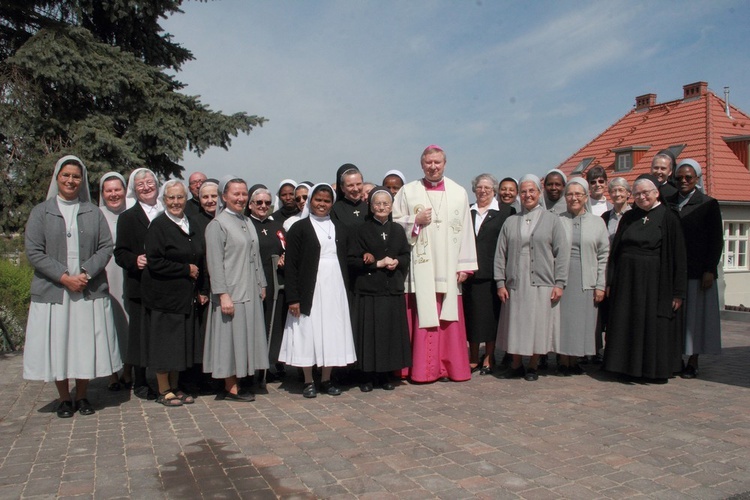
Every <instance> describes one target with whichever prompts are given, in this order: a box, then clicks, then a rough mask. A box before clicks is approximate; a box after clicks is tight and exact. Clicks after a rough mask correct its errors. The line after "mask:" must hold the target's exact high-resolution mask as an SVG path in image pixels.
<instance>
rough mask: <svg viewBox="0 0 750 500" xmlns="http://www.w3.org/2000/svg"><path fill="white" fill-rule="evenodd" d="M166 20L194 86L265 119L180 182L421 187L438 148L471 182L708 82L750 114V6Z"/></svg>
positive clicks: (599, 6) (555, 161)
mask: <svg viewBox="0 0 750 500" xmlns="http://www.w3.org/2000/svg"><path fill="white" fill-rule="evenodd" d="M182 8H183V11H184V13H183V14H178V15H176V16H173V17H171V18H169V19H168V20H166V21H164V22H163V27H164V28H165V30H166V31H167V32H169V33H171V34H172V35H173V36H174V40H175V41H176V42H178V43H180V44H182V45H184V46H185V47H187V48H188V49H190V50H191V51H192V52H193V54H194V55H195V58H196V59H195V60H194V61H191V62H189V63H187V64H185V65H184V67H183V68H182V71H181V72H180V73H179V74H178V75H177V77H178V79H179V80H180V81H182V82H183V83H185V84H187V87H186V89H185V90H184V92H186V93H188V94H191V95H200V96H201V100H202V102H204V103H205V104H208V105H209V106H210V107H211V108H212V109H214V110H220V111H223V112H224V113H234V112H238V111H246V112H248V113H250V114H257V115H262V116H265V117H266V118H268V119H269V120H270V121H269V122H268V123H267V124H266V125H265V126H263V127H262V128H258V129H256V130H254V131H253V132H252V133H251V134H250V135H240V136H239V137H237V138H235V139H233V143H232V147H231V148H230V149H229V151H224V150H222V149H220V148H213V149H211V150H209V151H208V152H207V153H206V154H205V155H203V156H202V157H200V158H199V157H196V156H194V155H192V154H187V155H186V156H185V159H184V161H183V165H184V166H185V167H186V177H187V175H188V174H189V173H191V172H193V171H196V170H200V171H203V172H206V173H207V174H208V175H209V176H215V177H221V176H223V175H227V174H230V173H231V174H236V175H239V176H242V177H244V178H245V179H246V180H247V181H248V182H249V183H250V184H253V183H256V182H261V183H264V184H266V185H267V186H268V187H269V188H271V190H272V191H273V190H275V188H276V187H277V186H278V183H279V181H281V180H282V179H283V178H287V177H289V178H293V179H296V180H297V181H301V180H311V181H315V182H317V181H325V182H333V180H334V179H333V177H334V175H335V172H336V169H337V168H338V167H339V166H340V165H341V164H343V163H354V164H356V165H357V166H359V167H360V169H361V170H362V171H363V172H364V174H365V180H371V181H375V182H379V181H381V180H382V177H383V174H384V173H385V172H386V171H387V170H390V169H393V168H395V169H399V170H401V171H402V172H404V174H405V175H406V177H407V179H408V180H414V179H416V178H418V177H420V176H421V169H420V167H419V157H420V154H421V152H422V150H423V149H424V147H425V146H427V145H428V144H433V143H434V144H439V145H441V146H442V147H443V148H444V149H445V151H446V153H447V157H448V164H447V168H446V175H447V176H449V177H451V178H453V179H454V180H456V181H458V182H459V183H461V184H462V185H464V186H465V187H467V188H468V187H469V186H470V181H471V179H472V178H473V177H474V176H476V175H477V174H479V173H483V172H490V173H492V174H494V175H495V176H497V177H498V178H502V177H505V176H513V177H519V176H521V175H523V174H525V173H536V174H543V173H545V172H546V171H547V170H549V169H551V168H554V167H556V166H557V165H559V164H560V163H561V162H562V161H564V160H565V159H566V158H568V157H569V156H571V155H572V154H573V153H574V152H575V151H577V150H578V149H579V148H580V147H582V146H583V145H585V144H586V143H587V142H589V141H590V140H591V139H593V138H594V137H595V136H596V135H598V134H599V133H600V132H602V131H603V130H604V129H605V128H606V127H608V126H610V125H611V124H612V123H614V122H615V121H617V120H618V119H619V118H620V117H622V116H623V115H624V114H626V113H627V112H628V111H629V110H630V109H632V107H633V105H634V103H635V96H637V95H641V94H646V93H655V94H657V96H658V97H657V100H658V102H664V101H668V100H673V99H679V98H681V97H682V86H683V85H685V84H688V83H692V82H696V81H700V80H702V81H707V82H708V84H709V88H710V89H711V90H713V91H714V92H715V93H717V94H718V95H723V89H724V87H725V86H729V87H730V92H731V93H730V96H729V99H730V102H731V103H732V104H733V105H735V106H738V107H740V108H741V109H742V110H744V111H745V112H750V51H749V50H748V44H747V40H748V35H750V29H748V27H747V20H748V19H750V2H748V1H747V0H737V1H731V0H727V1H722V0H711V1H705V0H704V1H687V0H686V1H676V2H675V1H666V0H662V1H656V0H653V1H609V0H599V1H591V2H588V1H567V0H566V1H499V0H494V1H490V0H480V1H442V0H409V1H405V0H404V1H385V0H378V1H375V0H340V1H335V0H325V1H323V0H321V1H304V2H303V1H291V0H278V1H272V0H262V1H257V0H221V1H212V2H207V3H204V2H197V1H187V2H185V3H184V4H183V7H182Z"/></svg>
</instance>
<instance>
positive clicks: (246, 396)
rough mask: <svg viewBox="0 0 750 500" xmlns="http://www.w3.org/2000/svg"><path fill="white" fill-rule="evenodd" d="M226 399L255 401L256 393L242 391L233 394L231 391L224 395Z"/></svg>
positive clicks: (243, 401) (245, 401)
mask: <svg viewBox="0 0 750 500" xmlns="http://www.w3.org/2000/svg"><path fill="white" fill-rule="evenodd" d="M224 399H228V400H230V401H238V402H240V403H252V402H253V401H255V394H253V393H252V392H250V391H240V392H239V393H237V394H233V393H231V392H229V391H227V393H226V394H225V395H224Z"/></svg>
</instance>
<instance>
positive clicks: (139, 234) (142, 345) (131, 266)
mask: <svg viewBox="0 0 750 500" xmlns="http://www.w3.org/2000/svg"><path fill="white" fill-rule="evenodd" d="M149 224H150V222H149V220H148V217H147V216H146V212H144V211H143V208H142V207H141V204H140V203H138V202H136V203H135V205H133V206H132V207H130V208H129V209H127V210H125V211H124V212H123V213H122V214H120V217H119V218H118V219H117V240H116V243H115V251H114V257H115V263H117V265H118V266H120V267H121V268H123V269H124V270H125V297H126V298H127V301H128V305H127V311H128V316H129V322H128V349H127V353H125V355H124V359H123V361H124V362H125V363H128V364H131V365H135V366H141V367H143V366H146V364H145V363H146V362H147V360H148V338H147V337H146V332H145V331H144V330H143V328H141V320H142V318H143V311H142V306H141V275H142V270H141V269H138V264H137V259H138V256H139V255H143V254H145V253H146V233H147V232H148V226H149Z"/></svg>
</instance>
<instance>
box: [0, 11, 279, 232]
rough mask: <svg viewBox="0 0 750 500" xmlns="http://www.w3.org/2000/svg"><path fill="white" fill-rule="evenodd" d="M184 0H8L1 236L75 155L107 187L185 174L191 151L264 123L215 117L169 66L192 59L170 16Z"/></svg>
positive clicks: (1, 99) (0, 129) (1, 73)
mask: <svg viewBox="0 0 750 500" xmlns="http://www.w3.org/2000/svg"><path fill="white" fill-rule="evenodd" d="M180 4H181V0H177V1H175V0H156V1H146V0H62V1H36V0H31V1H12V2H8V1H6V0H2V1H0V57H2V60H1V61H0V144H2V147H3V149H4V151H3V153H4V155H3V157H2V158H0V230H1V231H3V232H12V231H16V230H18V229H20V228H22V227H23V225H24V224H25V222H26V219H27V217H28V213H29V211H30V209H31V207H33V206H34V205H35V204H36V203H39V202H40V201H41V200H42V199H43V198H44V196H45V195H46V191H47V186H48V183H49V181H50V175H51V173H52V167H53V166H54V163H55V161H56V160H57V158H59V157H60V156H62V155H64V154H76V155H78V156H80V157H81V159H83V161H84V163H86V166H87V167H88V168H89V179H90V180H91V182H92V184H94V185H96V183H97V182H98V179H99V177H100V176H101V175H102V174H103V173H105V172H108V171H117V172H120V173H123V174H127V173H128V172H130V171H131V170H133V169H134V168H137V167H140V166H147V167H149V168H151V169H152V170H154V171H155V172H157V173H158V174H159V175H161V176H163V177H165V178H167V177H182V171H183V170H184V169H183V167H182V166H181V165H180V163H179V162H180V161H181V160H182V158H183V153H184V151H185V150H186V149H188V150H190V151H193V152H195V153H196V154H198V155H200V154H203V153H204V152H205V151H206V150H207V149H208V148H209V147H212V146H219V147H222V148H224V149H227V148H229V146H230V145H231V138H232V137H233V136H237V135H238V134H239V133H240V132H243V133H246V134H247V133H250V131H251V130H252V128H253V127H255V126H259V125H262V124H263V122H264V121H265V119H264V118H262V117H258V116H254V115H248V114H246V113H244V112H240V113H235V114H231V115H225V114H223V113H221V112H217V111H212V110H211V109H210V108H209V107H207V106H206V105H204V104H203V103H201V102H200V100H199V99H198V98H197V97H196V96H188V95H186V94H183V93H181V92H180V91H181V89H182V88H183V85H182V84H181V83H180V82H179V81H177V80H176V79H175V78H174V77H173V76H171V75H170V74H168V73H166V71H169V70H172V71H177V70H179V68H180V66H181V64H183V63H184V62H185V61H188V60H190V59H192V54H191V53H190V52H189V51H188V50H186V49H185V48H183V47H181V46H179V45H177V44H175V43H174V42H173V41H172V38H171V36H170V35H169V34H165V33H163V31H162V28H161V27H160V26H159V23H158V21H159V19H161V18H164V17H165V16H166V15H168V14H172V13H179V12H180V11H179V6H180Z"/></svg>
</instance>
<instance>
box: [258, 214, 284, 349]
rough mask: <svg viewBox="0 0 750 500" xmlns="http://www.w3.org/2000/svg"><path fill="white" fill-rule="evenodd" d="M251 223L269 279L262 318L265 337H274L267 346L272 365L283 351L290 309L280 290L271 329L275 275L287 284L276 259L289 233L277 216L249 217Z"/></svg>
mask: <svg viewBox="0 0 750 500" xmlns="http://www.w3.org/2000/svg"><path fill="white" fill-rule="evenodd" d="M249 219H250V220H251V221H252V223H253V226H255V232H256V233H258V246H259V253H260V261H261V264H262V265H263V273H264V274H265V275H266V298H265V300H263V317H264V318H265V322H266V336H267V337H271V342H272V345H269V346H268V355H269V358H270V361H271V362H272V363H275V362H276V361H277V360H278V359H279V349H280V348H281V339H282V337H283V335H282V333H283V328H284V324H283V321H284V319H285V318H286V309H287V308H286V303H285V302H286V301H285V294H284V291H283V290H281V291H280V292H279V296H278V300H277V301H276V312H275V314H273V325H270V323H271V313H273V302H274V301H273V295H274V274H276V276H277V277H278V280H279V284H283V283H284V268H281V269H275V268H274V266H273V255H278V256H282V255H284V251H285V246H286V232H285V231H284V226H283V223H282V222H281V221H278V220H276V218H275V217H274V216H270V217H266V218H265V219H264V220H260V219H256V218H255V217H254V216H252V215H250V217H249ZM269 325H270V328H269ZM272 333H273V335H272Z"/></svg>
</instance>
